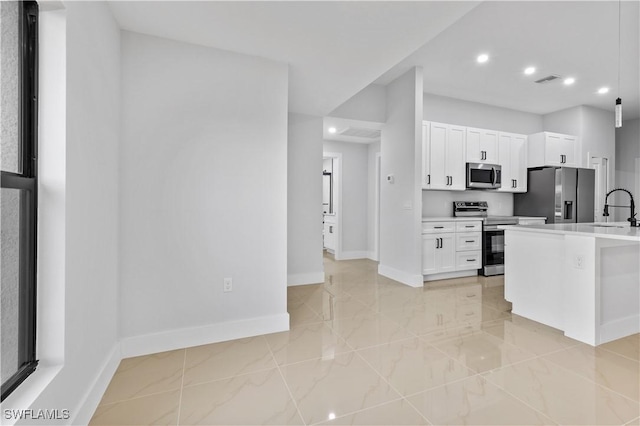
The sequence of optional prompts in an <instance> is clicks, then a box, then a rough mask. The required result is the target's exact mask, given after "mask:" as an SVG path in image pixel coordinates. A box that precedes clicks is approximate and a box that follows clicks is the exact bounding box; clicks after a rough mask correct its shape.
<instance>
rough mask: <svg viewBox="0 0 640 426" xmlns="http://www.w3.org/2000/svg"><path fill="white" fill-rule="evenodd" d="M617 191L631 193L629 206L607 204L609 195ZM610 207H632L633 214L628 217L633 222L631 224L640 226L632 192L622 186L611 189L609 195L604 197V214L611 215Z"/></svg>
mask: <svg viewBox="0 0 640 426" xmlns="http://www.w3.org/2000/svg"><path fill="white" fill-rule="evenodd" d="M616 191H622V192H626V193H627V194H629V199H630V200H631V203H630V204H629V205H628V206H614V205H609V204H607V200H608V199H609V195H611V194H612V193H614V192H616ZM609 207H629V208H630V209H631V215H630V216H629V219H627V221H629V222H631V226H633V227H639V226H640V223H638V221H637V220H636V204H635V203H634V202H633V194H631V192H629V191H627V190H626V189H622V188H616V189H612V190H611V191H609V192H607V196H606V197H605V198H604V212H603V213H602V216H609Z"/></svg>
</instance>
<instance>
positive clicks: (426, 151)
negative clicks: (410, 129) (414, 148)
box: [422, 122, 466, 191]
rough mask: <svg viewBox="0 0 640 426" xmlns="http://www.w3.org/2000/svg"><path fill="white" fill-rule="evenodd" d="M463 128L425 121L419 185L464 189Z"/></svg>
mask: <svg viewBox="0 0 640 426" xmlns="http://www.w3.org/2000/svg"><path fill="white" fill-rule="evenodd" d="M464 143H465V128H464V127H461V126H454V125H450V124H442V123H434V122H424V123H423V129H422V171H423V173H422V188H424V189H445V190H449V191H463V190H464V189H465V188H466V184H465V161H464Z"/></svg>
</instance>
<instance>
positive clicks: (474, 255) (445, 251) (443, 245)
mask: <svg viewBox="0 0 640 426" xmlns="http://www.w3.org/2000/svg"><path fill="white" fill-rule="evenodd" d="M481 230H482V222H480V221H457V222H454V221H447V222H445V221H443V222H423V223H422V274H423V275H428V276H432V277H427V280H430V279H441V278H451V277H453V276H446V274H451V273H456V272H463V274H462V275H472V274H469V273H468V271H475V270H476V269H480V268H481V267H482V233H481ZM465 271H466V272H465ZM443 275H444V276H443ZM462 275H460V274H459V275H458V276H462Z"/></svg>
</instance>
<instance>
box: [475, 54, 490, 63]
mask: <svg viewBox="0 0 640 426" xmlns="http://www.w3.org/2000/svg"><path fill="white" fill-rule="evenodd" d="M488 60H489V55H487V54H486V53H483V54H482V55H480V56H478V59H477V61H478V63H480V64H484V63H485V62H487V61H488Z"/></svg>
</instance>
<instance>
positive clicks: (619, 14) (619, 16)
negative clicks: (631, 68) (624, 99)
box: [618, 0, 622, 97]
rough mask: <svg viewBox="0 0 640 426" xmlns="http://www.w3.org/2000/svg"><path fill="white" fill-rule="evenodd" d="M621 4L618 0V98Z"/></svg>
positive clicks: (620, 0)
mask: <svg viewBox="0 0 640 426" xmlns="http://www.w3.org/2000/svg"><path fill="white" fill-rule="evenodd" d="M621 4H622V0H618V97H620V50H621V48H620V46H621V44H622V37H621V35H620V34H621V32H622V31H621V28H622V25H621V24H622V18H621V16H622V15H621V13H620V9H621V7H620V6H621Z"/></svg>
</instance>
